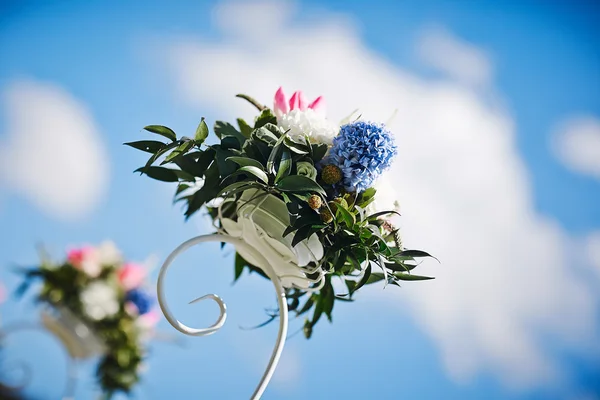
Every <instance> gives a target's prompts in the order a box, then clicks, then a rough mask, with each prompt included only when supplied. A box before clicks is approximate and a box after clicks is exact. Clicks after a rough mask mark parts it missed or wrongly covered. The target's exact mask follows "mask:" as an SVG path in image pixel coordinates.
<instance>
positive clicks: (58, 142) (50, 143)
mask: <svg viewBox="0 0 600 400" xmlns="http://www.w3.org/2000/svg"><path fill="white" fill-rule="evenodd" d="M3 95H4V96H3V97H4V99H3V100H4V105H5V115H6V120H7V124H6V125H5V129H6V131H5V135H6V136H5V137H4V138H3V139H4V140H3V142H2V143H0V187H2V186H7V187H8V188H10V189H12V190H14V191H16V192H18V193H20V194H21V195H23V196H24V197H26V198H27V199H28V200H29V201H31V202H32V203H34V204H35V205H36V206H38V207H39V208H40V209H41V210H43V211H44V212H45V213H47V214H49V215H52V216H54V217H57V218H63V219H74V218H78V217H81V216H84V215H86V214H88V213H89V212H90V211H92V210H93V208H94V207H95V206H96V205H97V204H98V203H99V201H100V200H101V199H102V196H103V195H104V193H105V191H106V188H107V184H108V157H107V153H106V150H105V148H104V144H103V143H102V141H101V138H100V134H99V133H98V128H97V126H96V123H95V122H94V119H93V117H92V115H91V113H90V112H89V110H88V109H87V108H86V106H85V105H84V104H82V103H81V102H80V101H79V100H77V99H76V98H74V97H73V96H72V95H71V94H70V93H68V92H67V91H65V90H64V89H63V88H61V87H60V86H57V85H55V84H50V83H43V82H37V81H33V80H20V81H15V82H13V83H11V84H10V85H9V86H8V87H6V88H5V90H4V93H3Z"/></svg>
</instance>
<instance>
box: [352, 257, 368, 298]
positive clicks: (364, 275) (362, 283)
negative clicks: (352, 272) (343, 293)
mask: <svg viewBox="0 0 600 400" xmlns="http://www.w3.org/2000/svg"><path fill="white" fill-rule="evenodd" d="M370 277H371V264H370V263H369V264H368V265H367V268H365V272H364V274H363V276H362V278H360V280H359V281H358V283H357V284H356V286H355V287H354V290H352V293H354V292H356V291H357V290H358V289H360V288H361V287H363V286H364V285H365V284H366V283H367V281H368V280H369V278H370Z"/></svg>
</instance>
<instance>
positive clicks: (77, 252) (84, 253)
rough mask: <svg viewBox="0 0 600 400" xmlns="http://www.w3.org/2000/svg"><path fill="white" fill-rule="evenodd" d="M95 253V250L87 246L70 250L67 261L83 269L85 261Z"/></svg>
mask: <svg viewBox="0 0 600 400" xmlns="http://www.w3.org/2000/svg"><path fill="white" fill-rule="evenodd" d="M93 251H94V248H93V247H90V246H85V247H82V248H80V249H73V250H69V252H68V253H67V260H68V261H69V263H71V264H72V265H73V266H74V267H75V268H81V264H82V263H83V260H85V259H87V258H89V256H90V255H91V254H92V252H93Z"/></svg>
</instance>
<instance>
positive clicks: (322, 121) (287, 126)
mask: <svg viewBox="0 0 600 400" xmlns="http://www.w3.org/2000/svg"><path fill="white" fill-rule="evenodd" d="M277 123H278V124H279V126H280V127H281V128H283V129H284V130H286V131H287V130H289V135H290V137H291V138H292V139H295V140H299V139H301V138H304V135H308V137H309V138H310V141H311V142H312V143H325V144H327V145H330V144H332V143H333V138H334V137H336V136H337V134H338V132H339V130H340V128H339V126H337V125H335V124H334V123H332V122H330V121H329V120H327V119H326V118H325V117H324V116H323V115H321V114H319V113H317V112H315V110H313V109H310V108H309V109H306V110H304V111H302V110H299V109H295V110H292V111H290V112H289V113H287V114H283V115H282V116H281V117H280V118H278V119H277Z"/></svg>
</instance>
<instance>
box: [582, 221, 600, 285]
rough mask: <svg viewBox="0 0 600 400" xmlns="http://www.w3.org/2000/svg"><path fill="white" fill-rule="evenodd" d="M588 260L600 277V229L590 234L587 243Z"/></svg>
mask: <svg viewBox="0 0 600 400" xmlns="http://www.w3.org/2000/svg"><path fill="white" fill-rule="evenodd" d="M585 254H586V257H587V262H588V263H589V264H590V265H591V267H592V268H593V269H594V270H595V271H596V273H597V274H598V276H599V277H600V231H596V232H593V233H591V234H590V235H588V237H587V238H586V243H585Z"/></svg>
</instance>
